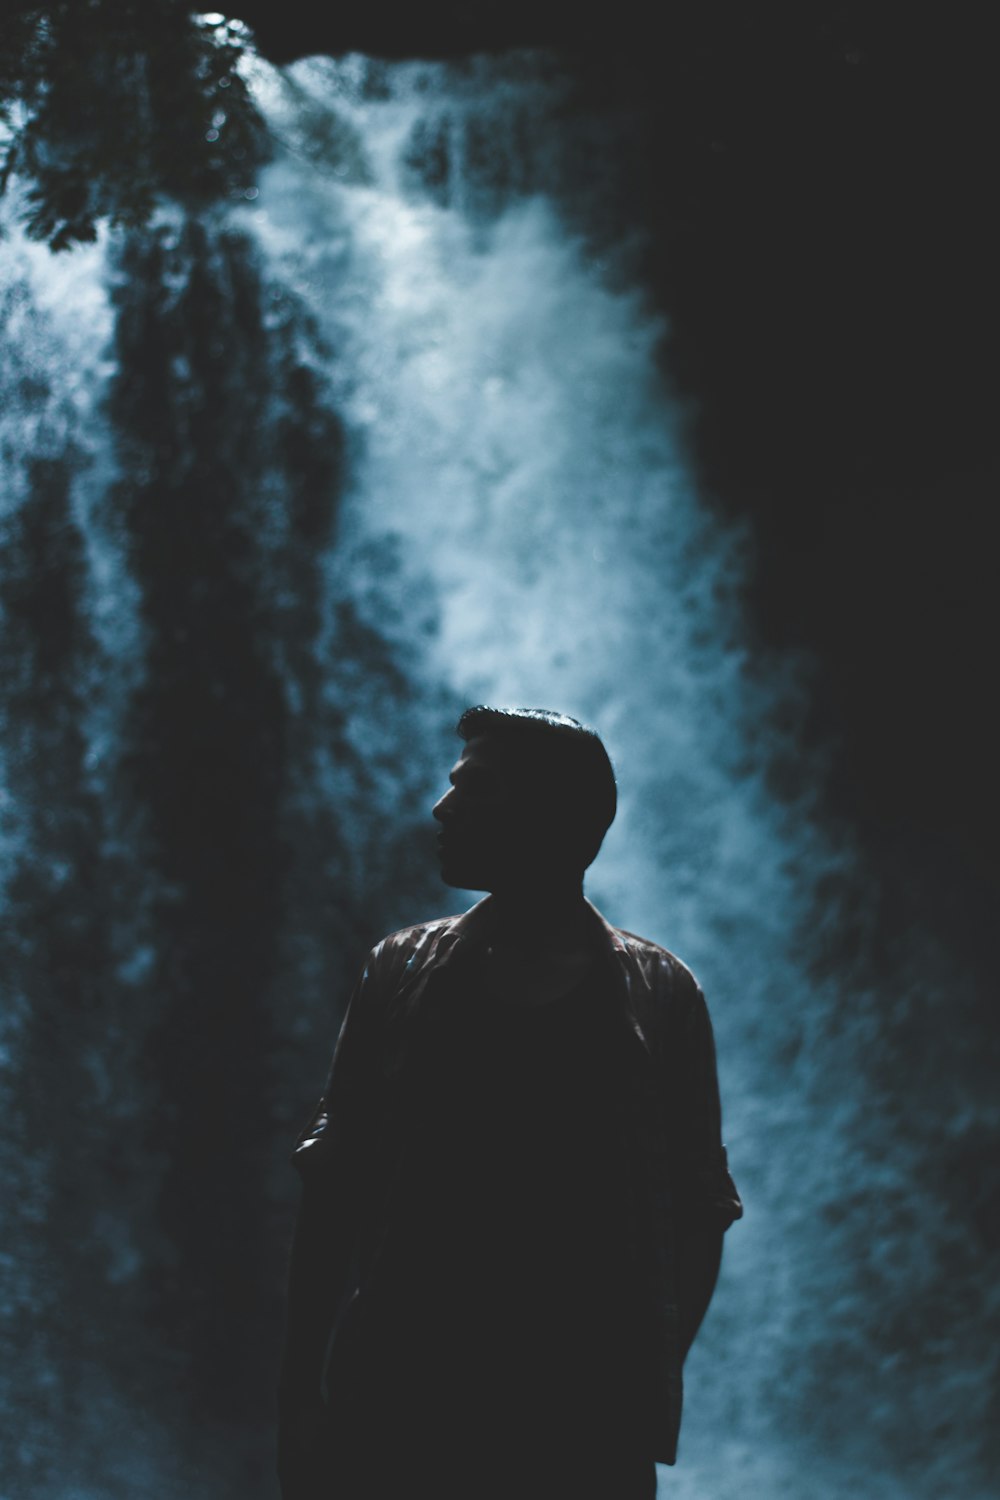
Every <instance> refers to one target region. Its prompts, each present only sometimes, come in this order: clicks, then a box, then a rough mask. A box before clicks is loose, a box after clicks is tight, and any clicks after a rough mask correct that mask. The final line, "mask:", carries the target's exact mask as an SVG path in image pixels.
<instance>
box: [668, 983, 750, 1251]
mask: <svg viewBox="0 0 1000 1500" xmlns="http://www.w3.org/2000/svg"><path fill="white" fill-rule="evenodd" d="M677 983H678V985H679V988H680V996H679V998H680V1005H679V1007H678V1009H679V1015H678V1017H677V1020H678V1025H677V1029H676V1032H675V1037H674V1043H675V1045H674V1048H673V1049H672V1050H673V1052H674V1067H673V1069H672V1075H673V1077H672V1085H673V1087H672V1093H673V1094H674V1098H675V1101H676V1113H675V1117H674V1128H675V1131H676V1139H677V1152H676V1163H677V1173H676V1191H677V1196H678V1200H679V1203H678V1207H679V1209H680V1213H681V1216H682V1218H684V1219H686V1220H687V1221H688V1222H689V1223H691V1224H693V1225H697V1226H699V1227H706V1228H707V1227H710V1226H714V1227H716V1228H719V1229H723V1230H725V1229H728V1228H729V1226H730V1224H732V1223H733V1222H734V1221H735V1220H736V1219H740V1218H742V1217H743V1204H742V1202H741V1201H740V1195H739V1193H738V1192H737V1190H736V1184H735V1182H734V1181H733V1179H732V1176H731V1175H730V1172H729V1161H728V1156H727V1152H726V1148H725V1146H724V1145H723V1142H722V1108H721V1104H720V1100H719V1081H718V1074H717V1070H716V1061H715V1038H714V1036H713V1033H712V1022H711V1019H710V1017H709V1014H708V1006H707V1005H706V1003H705V996H704V994H703V993H702V990H701V986H700V985H699V984H698V982H697V980H696V979H695V978H694V975H693V974H691V973H690V971H689V970H687V969H682V970H681V973H680V976H679V979H678V981H677Z"/></svg>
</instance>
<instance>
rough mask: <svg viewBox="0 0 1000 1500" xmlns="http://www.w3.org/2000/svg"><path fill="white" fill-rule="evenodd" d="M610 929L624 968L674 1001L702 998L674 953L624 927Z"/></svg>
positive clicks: (692, 975) (691, 978)
mask: <svg viewBox="0 0 1000 1500" xmlns="http://www.w3.org/2000/svg"><path fill="white" fill-rule="evenodd" d="M611 930H612V932H613V934H614V936H615V938H616V939H617V946H618V949H619V952H620V954H621V956H622V960H623V962H624V963H625V965H626V967H627V968H628V969H630V970H631V971H632V973H633V974H634V976H635V977H636V978H637V979H639V980H641V981H643V982H644V983H645V984H646V985H648V986H649V988H650V989H651V990H653V991H657V992H659V993H660V994H661V995H663V996H669V997H670V998H671V999H674V1000H682V999H684V998H690V999H692V1000H695V999H699V998H703V997H702V990H701V985H700V984H699V983H698V980H697V978H696V977H695V975H694V973H693V971H692V970H691V969H690V968H689V967H688V965H687V964H686V963H685V962H684V961H683V959H680V958H678V957H677V954H676V953H674V952H672V951H671V950H670V949H669V948H665V947H664V946H663V944H662V943H655V942H653V940H652V938H647V937H641V936H640V935H639V933H637V932H629V931H628V930H627V929H626V928H624V927H614V928H612V929H611Z"/></svg>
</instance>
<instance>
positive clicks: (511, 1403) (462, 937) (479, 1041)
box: [279, 707, 743, 1500]
mask: <svg viewBox="0 0 1000 1500" xmlns="http://www.w3.org/2000/svg"><path fill="white" fill-rule="evenodd" d="M458 733H459V735H460V736H461V738H462V739H463V740H464V742H465V743H464V748H463V750H462V753H461V756H460V758H459V760H458V762H457V764H456V765H455V767H454V769H453V770H452V772H451V777H450V780H451V787H450V790H449V791H447V792H446V793H445V795H444V796H443V797H442V798H441V800H440V802H438V803H437V805H436V806H435V808H434V816H435V818H436V819H437V821H438V823H439V824H440V832H439V835H438V849H439V856H440V863H441V874H442V878H443V879H444V881H445V882H446V884H448V885H451V886H455V887H457V888H459V889H470V890H484V891H488V892H490V895H489V896H487V897H486V899H484V900H483V901H480V902H479V903H478V904H477V905H476V906H474V907H473V908H472V909H471V910H470V911H468V912H466V913H465V914H464V915H462V916H460V917H448V918H444V919H441V920H438V921H434V922H427V923H422V924H421V925H419V926H417V927H411V928H407V929H406V930H404V931H402V932H397V933H394V934H392V935H391V936H390V937H388V938H385V939H384V940H383V941H382V942H381V943H379V944H378V946H377V947H376V948H375V949H374V950H373V952H372V953H371V955H370V956H369V959H368V962H367V964H366V965H365V968H364V971H363V973H362V975H361V978H360V979H359V981H358V984H357V986H356V988H355V990H354V993H353V995H352V997H351V1000H350V1003H349V1006H348V1010H347V1014H346V1016H345V1019H344V1024H343V1027H342V1029H341V1033H340V1037H339V1040H338V1043H337V1048H336V1051H335V1054H334V1059H333V1064H332V1066H331V1069H330V1074H329V1078H328V1081H327V1086H326V1089H325V1091H324V1094H323V1097H322V1099H321V1100H320V1104H319V1107H318V1109H317V1110H316V1111H315V1113H314V1115H313V1117H312V1119H311V1120H310V1122H309V1125H308V1126H307V1128H306V1129H305V1130H304V1131H303V1133H302V1135H301V1136H300V1138H299V1140H298V1143H297V1145H296V1148H295V1152H294V1160H295V1164H296V1166H297V1167H298V1168H299V1170H300V1172H301V1174H302V1178H303V1183H304V1187H303V1197H302V1205H301V1210H300V1214H299V1219H298V1223H297V1226H296V1235H295V1243H294V1246H293V1251H292V1264H291V1275H290V1282H289V1300H288V1322H287V1334H286V1343H285V1352H284V1358H283V1364H282V1373H281V1380H280V1388H279V1473H280V1475H281V1480H282V1491H283V1495H284V1497H285V1500H319V1497H327V1500H389V1497H390V1496H398V1495H403V1494H404V1493H405V1494H414V1495H418V1496H423V1495H425V1494H426V1495H428V1496H434V1497H435V1500H650V1497H652V1496H654V1495H655V1492H656V1468H655V1465H656V1462H657V1461H659V1462H663V1463H668V1464H669V1463H673V1462H674V1460H675V1456H676V1442H677V1432H678V1427H679V1422H680V1407H681V1369H682V1365H683V1361H684V1357H685V1355H686V1353H687V1350H688V1349H689V1347H690V1345H691V1342H692V1340H693V1339H694V1336H695V1334H696V1332H697V1330H698V1326H699V1324H700V1322H701V1320H702V1317H703V1316H704V1313H705V1310H706V1308H707V1307H708V1303H709V1300H710V1298H711V1296H712V1292H713V1290H714V1287H715V1282H716V1278H717V1276H718V1270H719V1263H720V1258H721V1253H722V1237H723V1233H724V1231H725V1229H726V1228H727V1227H728V1225H729V1224H730V1223H731V1222H732V1221H733V1220H734V1219H737V1218H739V1217H740V1215H741V1214H742V1211H743V1210H742V1206H741V1204H740V1200H739V1197H738V1195H737V1192H736V1188H735V1186H734V1184H733V1181H732V1178H731V1177H730V1175H729V1172H728V1169H727V1163H726V1152H725V1148H724V1147H723V1145H722V1141H721V1136H720V1109H719V1095H718V1085H717V1081H716V1070H715V1056H714V1049H713V1041H712V1030H711V1024H710V1022H709V1018H708V1012H707V1010H706V1007H705V1002H704V998H703V996H702V994H701V991H700V989H699V988H698V985H697V984H696V982H695V980H694V978H693V976H692V975H691V974H690V972H689V971H688V970H687V969H686V968H685V967H684V965H683V964H682V963H680V961H679V960H678V959H676V958H675V957H674V956H673V955H672V954H670V953H668V952H667V951H666V950H665V949H663V948H660V947H658V946H657V945H656V944H654V943H651V942H647V941H645V940H644V939H642V938H637V937H635V936H634V935H633V934H630V933H627V932H622V931H620V930H618V929H616V928H614V927H611V926H610V925H609V924H608V923H607V922H606V921H605V920H604V918H603V917H602V916H601V915H600V913H599V912H598V911H597V910H596V908H595V907H593V906H592V905H590V903H589V902H588V901H587V900H586V899H585V897H584V895H583V874H584V871H585V870H586V868H587V867H588V865H589V864H590V863H591V861H592V860H593V859H594V857H595V855H596V854H597V851H598V849H599V847H600V845H601V841H602V839H603V837H604V834H605V832H606V830H607V828H608V826H609V825H610V823H611V821H612V819H613V817H614V814H615V805H616V788H615V779H614V773H613V771H612V768H611V763H610V761H609V759H608V756H607V753H606V751H605V749H604V746H603V745H602V743H601V741H600V739H599V738H598V737H597V735H596V734H595V733H594V732H593V731H592V730H590V729H587V728H585V727H584V726H583V725H581V724H580V723H578V722H577V721H576V720H575V719H571V718H568V717H566V716H565V715H561V714H556V713H550V712H548V711H545V710H540V709H516V710H506V709H496V708H486V707H478V708H473V709H469V710H468V711H467V712H466V713H465V714H464V715H463V716H462V718H461V720H460V721H459V724H458ZM331 1331H332V1339H331Z"/></svg>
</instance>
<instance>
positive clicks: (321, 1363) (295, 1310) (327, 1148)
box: [278, 949, 379, 1500]
mask: <svg viewBox="0 0 1000 1500" xmlns="http://www.w3.org/2000/svg"><path fill="white" fill-rule="evenodd" d="M378 953H379V949H375V950H374V952H373V953H372V954H371V955H370V956H369V960H368V963H367V964H366V965H365V969H364V971H363V973H362V975H361V978H360V979H359V980H358V983H357V984H356V986H355V988H354V992H353V993H352V995H351V998H350V1001H349V1003H348V1007H347V1013H346V1015H345V1017H344V1023H343V1025H342V1027H341V1030H340V1035H339V1037H338V1039H337V1046H336V1050H335V1051H334V1055H333V1062H332V1064H331V1066H330V1071H329V1074H328V1077H327V1083H326V1087H325V1089H324V1091H323V1095H322V1097H321V1099H320V1102H319V1105H318V1106H317V1108H316V1109H315V1111H314V1112H313V1114H312V1116H311V1118H310V1121H309V1124H308V1125H307V1126H306V1128H305V1129H304V1130H303V1131H302V1133H301V1134H300V1135H299V1137H298V1140H297V1142H296V1145H295V1150H294V1152H293V1157H292V1159H293V1162H294V1165H295V1167H296V1168H297V1170H298V1171H299V1173H300V1175H301V1177H302V1198H301V1202H300V1205H299V1211H298V1216H297V1219H296V1224H295V1233H294V1238H293V1241H292V1251H291V1259H290V1264H289V1275H288V1298H287V1305H286V1315H285V1339H284V1347H283V1351H282V1358H281V1369H280V1374H279V1378H278V1472H279V1475H280V1478H281V1483H282V1493H283V1495H284V1496H285V1500H293V1497H294V1500H299V1497H300V1496H301V1497H303V1500H305V1497H307V1496H311V1495H313V1494H314V1493H316V1489H315V1483H316V1478H317V1471H318V1469H319V1467H320V1464H321V1450H322V1447H323V1444H324V1442H325V1436H326V1420H325V1419H326V1412H325V1407H324V1403H323V1396H322V1380H323V1373H324V1367H325V1363H326V1353H327V1346H328V1344H329V1340H330V1334H331V1331H332V1328H333V1325H334V1320H335V1318H336V1316H337V1313H338V1311H339V1309H340V1308H341V1306H342V1304H343V1302H344V1301H345V1299H346V1296H347V1293H348V1291H349V1283H350V1278H351V1274H352V1271H353V1269H354V1257H355V1249H356V1245H357V1240H358V1234H359V1230H360V1227H361V1226H360V1218H361V1200H362V1195H363V1191H364V1185H365V1184H364V1177H365V1170H364V1161H365V1147H366V1145H367V1144H368V1138H369V1135H370V1123H369V1122H370V1111H371V1107H372V1103H373V1093H374V1080H375V1077H376V1075H377V1060H376V1058H375V1056H374V1051H373V1048H372V1045H371V1041H370V1033H371V1029H372V1028H371V1016H370V1011H371V1005H372V988H373V977H372V976H373V969H374V966H375V961H376V959H377V956H378Z"/></svg>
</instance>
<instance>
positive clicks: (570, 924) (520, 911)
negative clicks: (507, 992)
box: [488, 879, 589, 949]
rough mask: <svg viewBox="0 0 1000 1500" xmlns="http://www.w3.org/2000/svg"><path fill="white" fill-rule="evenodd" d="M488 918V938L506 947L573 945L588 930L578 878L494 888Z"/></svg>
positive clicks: (581, 886)
mask: <svg viewBox="0 0 1000 1500" xmlns="http://www.w3.org/2000/svg"><path fill="white" fill-rule="evenodd" d="M489 918H490V920H489V927H488V937H489V941H490V942H491V943H496V944H500V945H502V946H503V947H509V948H520V949H532V948H535V949H537V948H554V947H562V946H567V947H574V946H577V945H578V944H580V943H581V942H583V941H585V939H586V935H587V932H588V930H589V913H588V907H587V903H586V901H585V899H584V895H583V882H582V880H579V879H576V880H572V879H570V880H558V881H557V880H552V881H544V882H542V881H526V882H523V883H520V884H518V885H517V886H510V887H505V888H501V889H499V890H496V891H494V892H493V894H492V898H491V900H490V906H489Z"/></svg>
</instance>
